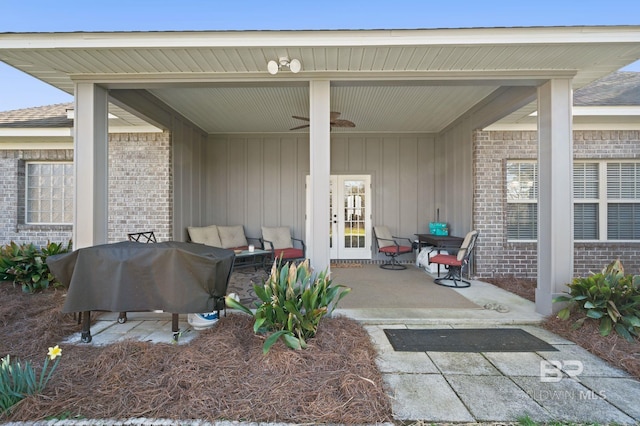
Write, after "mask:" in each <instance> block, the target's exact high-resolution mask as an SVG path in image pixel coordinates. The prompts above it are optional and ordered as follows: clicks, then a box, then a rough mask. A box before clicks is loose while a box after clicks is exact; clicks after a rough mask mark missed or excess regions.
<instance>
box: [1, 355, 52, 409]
mask: <svg viewBox="0 0 640 426" xmlns="http://www.w3.org/2000/svg"><path fill="white" fill-rule="evenodd" d="M61 356H62V349H60V347H59V346H58V345H56V346H54V347H52V348H49V352H48V354H47V357H46V358H45V360H44V365H43V367H42V371H41V372H40V378H39V379H38V376H37V374H36V372H35V371H34V369H33V367H32V365H31V364H30V363H29V361H27V362H25V363H24V364H20V361H11V357H10V356H9V355H7V356H6V357H4V358H2V360H0V414H1V413H4V412H5V411H8V410H9V408H11V407H12V406H13V405H15V404H17V403H18V402H19V401H20V400H21V399H23V398H24V397H26V396H27V395H33V394H36V393H40V392H42V390H43V389H44V388H45V386H46V385H47V383H48V382H49V379H51V375H52V374H53V372H54V371H55V369H56V367H57V366H58V363H59V362H60V358H59V357H61ZM56 358H57V359H56ZM54 359H55V360H56V361H55V363H54V364H53V367H51V370H49V371H48V372H47V369H48V367H49V361H50V360H54Z"/></svg>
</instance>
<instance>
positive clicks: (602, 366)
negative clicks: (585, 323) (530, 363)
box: [539, 345, 628, 377]
mask: <svg viewBox="0 0 640 426" xmlns="http://www.w3.org/2000/svg"><path fill="white" fill-rule="evenodd" d="M554 346H555V347H556V348H557V349H558V352H539V354H540V355H541V356H543V357H544V358H545V359H547V360H554V361H560V362H561V363H564V364H568V368H571V369H574V368H576V367H575V366H574V365H572V364H571V363H572V362H574V361H579V362H580V363H581V364H582V367H583V370H582V372H581V373H580V374H579V377H587V376H597V377H628V374H627V373H626V372H625V371H623V370H620V369H618V368H615V367H612V366H611V365H609V364H608V363H607V362H606V361H603V360H602V359H601V358H598V357H597V356H595V355H593V354H592V353H590V352H589V351H587V350H586V349H583V348H582V347H580V346H578V345H554ZM569 374H571V373H569Z"/></svg>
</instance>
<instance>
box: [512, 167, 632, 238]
mask: <svg viewBox="0 0 640 426" xmlns="http://www.w3.org/2000/svg"><path fill="white" fill-rule="evenodd" d="M531 164H534V165H535V162H530V161H509V162H508V163H507V182H506V192H507V235H508V236H507V238H508V239H509V240H520V241H522V240H535V239H536V236H535V235H536V231H535V230H536V229H537V217H536V214H537V195H538V194H537V168H536V167H535V166H534V167H532V166H531ZM531 173H533V174H534V176H533V178H532V177H531ZM604 176H606V179H605V178H604ZM529 182H534V183H535V185H530V184H529ZM530 186H532V187H535V190H533V192H531V191H530V190H529V189H528V188H529V187H530ZM573 198H574V238H575V240H577V241H580V240H582V241H606V240H639V239H640V162H638V161H622V162H621V161H610V160H608V161H576V162H574V165H573ZM605 216H606V217H605ZM532 235H533V237H532Z"/></svg>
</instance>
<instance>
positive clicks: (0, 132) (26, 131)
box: [0, 127, 73, 138]
mask: <svg viewBox="0 0 640 426" xmlns="http://www.w3.org/2000/svg"><path fill="white" fill-rule="evenodd" d="M0 137H53V138H59V137H73V128H71V127H53V128H50V127H42V128H33V127H23V128H0Z"/></svg>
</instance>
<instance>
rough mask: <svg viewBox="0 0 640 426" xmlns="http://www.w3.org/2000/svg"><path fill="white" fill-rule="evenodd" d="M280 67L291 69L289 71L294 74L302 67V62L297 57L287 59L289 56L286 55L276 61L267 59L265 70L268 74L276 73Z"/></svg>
mask: <svg viewBox="0 0 640 426" xmlns="http://www.w3.org/2000/svg"><path fill="white" fill-rule="evenodd" d="M282 68H289V70H291V72H292V73H294V74H295V73H298V72H300V70H301V69H302V64H301V63H300V60H298V59H291V60H289V58H287V57H283V58H279V59H278V61H277V62H276V61H269V63H268V64H267V70H268V71H269V74H273V75H276V74H278V71H280V70H281V69H282Z"/></svg>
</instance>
